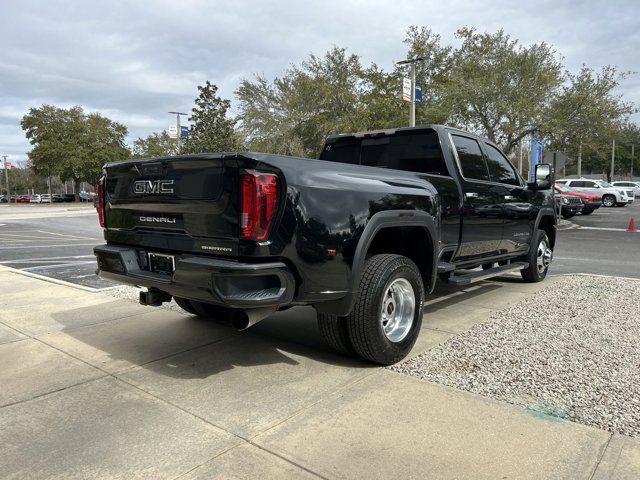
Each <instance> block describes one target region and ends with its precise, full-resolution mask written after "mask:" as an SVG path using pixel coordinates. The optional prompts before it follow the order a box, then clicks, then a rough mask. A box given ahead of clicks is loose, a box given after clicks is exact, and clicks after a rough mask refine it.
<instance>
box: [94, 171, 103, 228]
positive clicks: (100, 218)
mask: <svg viewBox="0 0 640 480" xmlns="http://www.w3.org/2000/svg"><path fill="white" fill-rule="evenodd" d="M97 190H98V202H97V205H96V210H97V211H98V221H99V222H100V226H101V227H102V228H104V177H102V178H101V179H100V180H98V188H97Z"/></svg>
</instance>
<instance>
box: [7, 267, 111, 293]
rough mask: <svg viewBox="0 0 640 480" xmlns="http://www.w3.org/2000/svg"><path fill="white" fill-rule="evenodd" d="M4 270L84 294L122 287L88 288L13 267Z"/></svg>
mask: <svg viewBox="0 0 640 480" xmlns="http://www.w3.org/2000/svg"><path fill="white" fill-rule="evenodd" d="M5 268H8V269H9V270H11V272H12V273H17V274H18V275H24V276H25V277H31V278H37V279H38V280H42V281H45V282H49V283H55V284H57V285H64V286H65V287H71V288H77V289H79V290H84V291H85V292H92V293H95V292H103V291H105V290H113V289H114V288H118V287H121V286H122V285H113V286H112V287H102V288H93V287H88V286H86V285H80V284H79V283H72V282H67V281H65V280H61V279H59V278H53V277H47V276H46V275H40V274H38V273H34V272H25V271H24V270H20V269H18V268H13V267H5Z"/></svg>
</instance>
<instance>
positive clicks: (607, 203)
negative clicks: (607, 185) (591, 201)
mask: <svg viewBox="0 0 640 480" xmlns="http://www.w3.org/2000/svg"><path fill="white" fill-rule="evenodd" d="M615 205H616V196H615V195H611V194H607V195H603V196H602V206H603V207H615Z"/></svg>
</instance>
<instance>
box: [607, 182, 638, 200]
mask: <svg viewBox="0 0 640 480" xmlns="http://www.w3.org/2000/svg"><path fill="white" fill-rule="evenodd" d="M611 185H613V186H614V187H623V188H624V189H625V190H630V189H632V190H633V194H634V196H636V197H640V182H626V181H620V182H611Z"/></svg>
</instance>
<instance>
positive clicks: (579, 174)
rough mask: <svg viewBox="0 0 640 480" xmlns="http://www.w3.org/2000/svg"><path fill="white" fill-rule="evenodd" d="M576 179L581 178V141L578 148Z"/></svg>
mask: <svg viewBox="0 0 640 480" xmlns="http://www.w3.org/2000/svg"><path fill="white" fill-rule="evenodd" d="M578 177H582V139H580V145H579V146H578Z"/></svg>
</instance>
